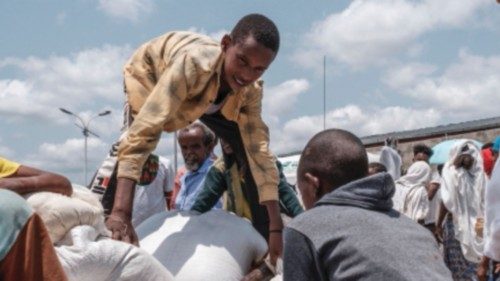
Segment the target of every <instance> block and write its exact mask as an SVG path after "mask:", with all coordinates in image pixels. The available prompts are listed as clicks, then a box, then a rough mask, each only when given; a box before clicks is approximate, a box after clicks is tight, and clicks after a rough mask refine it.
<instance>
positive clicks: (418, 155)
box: [413, 143, 434, 163]
mask: <svg viewBox="0 0 500 281" xmlns="http://www.w3.org/2000/svg"><path fill="white" fill-rule="evenodd" d="M433 153H434V152H433V151H432V149H431V148H430V147H428V146H427V145H425V144H422V143H420V144H417V145H415V146H414V147H413V162H416V161H425V162H427V163H429V158H431V156H432V154H433Z"/></svg>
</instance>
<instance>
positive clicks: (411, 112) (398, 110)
mask: <svg viewBox="0 0 500 281" xmlns="http://www.w3.org/2000/svg"><path fill="white" fill-rule="evenodd" d="M440 118H441V114H440V113H439V112H438V111H437V110H435V109H432V108H431V109H422V110H420V109H413V108H406V107H400V106H392V107H386V108H361V107H359V106H356V105H348V106H345V107H342V108H339V109H335V110H332V111H329V112H327V114H326V127H327V128H340V129H345V130H348V131H351V132H353V133H354V134H356V135H358V136H367V135H373V134H380V133H388V132H394V131H403V130H411V129H417V128H423V127H429V126H434V125H436V124H437V123H438V121H439V120H440ZM321 130H323V115H314V116H302V117H299V118H295V119H292V120H290V121H288V122H286V123H285V124H284V125H283V129H282V131H281V132H280V133H279V134H275V135H273V138H274V140H275V142H274V143H272V148H273V149H275V152H276V153H278V154H281V153H290V152H293V151H297V150H301V149H302V148H303V147H304V145H305V144H306V143H307V141H308V140H309V139H310V138H311V137H312V136H313V135H314V134H316V133H318V132H320V131H321Z"/></svg>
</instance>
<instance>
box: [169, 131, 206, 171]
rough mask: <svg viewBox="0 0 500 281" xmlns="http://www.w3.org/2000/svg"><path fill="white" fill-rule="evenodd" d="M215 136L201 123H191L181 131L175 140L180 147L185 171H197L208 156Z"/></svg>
mask: <svg viewBox="0 0 500 281" xmlns="http://www.w3.org/2000/svg"><path fill="white" fill-rule="evenodd" d="M214 138H215V135H214V134H213V133H212V131H210V129H208V128H207V126H205V125H203V124H202V123H198V122H197V123H193V124H191V125H189V126H188V127H186V128H184V129H181V130H180V131H179V135H178V137H177V140H178V142H179V146H180V147H181V152H182V157H184V163H185V165H186V169H188V170H189V171H196V170H198V169H199V168H200V167H201V165H202V164H203V162H204V161H205V160H206V159H207V158H208V157H209V156H210V153H211V151H212V145H213V142H214Z"/></svg>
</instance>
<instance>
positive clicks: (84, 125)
mask: <svg viewBox="0 0 500 281" xmlns="http://www.w3.org/2000/svg"><path fill="white" fill-rule="evenodd" d="M59 110H61V111H62V112H63V113H65V114H68V115H72V116H75V117H76V118H77V119H78V121H80V124H81V127H80V126H78V124H76V123H75V125H76V126H77V127H80V128H81V129H82V133H83V136H84V160H85V165H84V168H83V171H84V177H85V178H84V179H83V180H84V181H85V184H87V165H88V164H87V162H88V161H87V153H88V149H87V139H88V137H89V134H93V135H94V136H96V137H99V136H98V135H96V134H95V133H92V132H91V131H90V129H89V127H90V122H91V121H92V120H93V119H95V118H97V117H100V116H105V115H108V114H110V113H111V110H106V111H103V112H101V113H99V114H97V115H95V116H93V117H91V118H90V119H89V120H88V121H87V122H85V121H84V120H83V119H82V118H81V117H80V116H79V115H77V114H75V113H73V112H71V111H69V110H67V109H64V108H59Z"/></svg>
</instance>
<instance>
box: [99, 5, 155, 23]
mask: <svg viewBox="0 0 500 281" xmlns="http://www.w3.org/2000/svg"><path fill="white" fill-rule="evenodd" d="M153 8H154V3H153V1H152V0H99V9H101V10H102V11H104V12H105V13H106V14H108V15H110V16H112V17H115V18H120V19H125V20H129V21H132V22H137V21H138V20H139V18H140V17H141V16H142V17H144V16H147V15H148V14H149V13H151V12H152V11H153Z"/></svg>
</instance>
